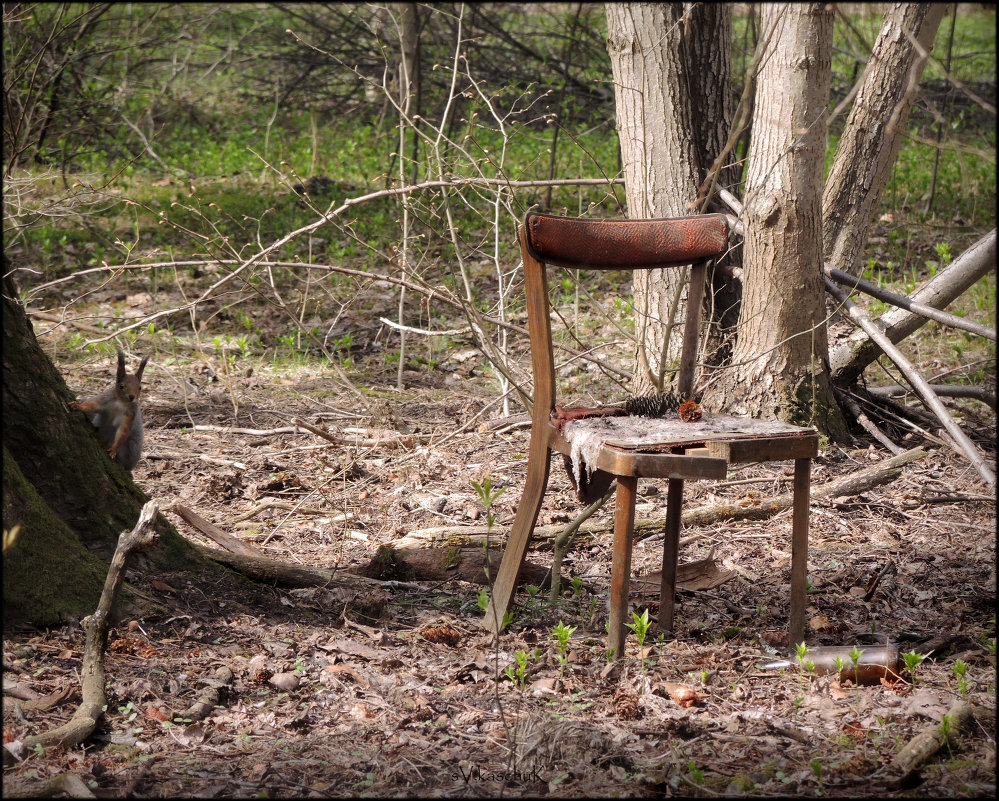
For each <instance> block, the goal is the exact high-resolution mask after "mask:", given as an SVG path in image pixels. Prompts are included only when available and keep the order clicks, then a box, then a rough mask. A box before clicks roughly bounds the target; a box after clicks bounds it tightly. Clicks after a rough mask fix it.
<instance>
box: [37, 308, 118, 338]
mask: <svg viewBox="0 0 999 801" xmlns="http://www.w3.org/2000/svg"><path fill="white" fill-rule="evenodd" d="M24 312H25V314H27V315H28V316H29V317H34V318H35V319H36V320H44V321H45V322H47V323H56V324H57V325H68V326H70V327H72V328H78V329H80V330H81V331H86V332H87V333H89V334H103V333H104V332H103V331H102V330H101V329H100V328H98V327H97V326H95V325H87V324H86V323H81V322H80V321H79V320H73V319H69V318H67V317H60V316H59V315H58V314H50V313H49V312H43V311H37V310H32V309H25V310H24Z"/></svg>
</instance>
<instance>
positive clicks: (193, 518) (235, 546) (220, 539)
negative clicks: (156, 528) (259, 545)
mask: <svg viewBox="0 0 999 801" xmlns="http://www.w3.org/2000/svg"><path fill="white" fill-rule="evenodd" d="M173 511H174V512H176V513H177V514H178V515H179V516H180V517H181V518H183V520H184V522H186V523H187V524H188V525H190V526H193V527H194V528H196V529H197V530H198V531H200V532H201V533H202V534H204V535H205V536H206V537H209V538H211V539H212V540H214V541H215V542H216V543H217V544H219V545H221V546H222V547H223V548H225V549H226V550H227V551H231V552H232V553H237V554H240V555H242V556H260V551H258V550H257V549H256V548H254V547H252V546H250V545H247V544H246V543H245V542H243V541H242V540H239V539H236V537H233V536H232V535H231V534H226V533H225V532H224V531H223V530H222V529H220V528H219V527H218V526H216V525H215V524H214V523H209V522H208V521H207V520H205V519H204V518H203V517H202V516H201V515H199V514H197V513H196V512H194V511H192V510H190V509H188V508H187V507H186V506H184V505H182V504H179V503H175V504H174V505H173Z"/></svg>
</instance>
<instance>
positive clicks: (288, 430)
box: [194, 425, 303, 437]
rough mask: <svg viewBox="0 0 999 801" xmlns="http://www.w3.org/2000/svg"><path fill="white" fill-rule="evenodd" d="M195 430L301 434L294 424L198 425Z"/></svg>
mask: <svg viewBox="0 0 999 801" xmlns="http://www.w3.org/2000/svg"><path fill="white" fill-rule="evenodd" d="M194 430H195V431H220V432H222V433H225V434H248V435H250V436H253V437H276V436H277V435H278V434H301V433H303V432H302V431H300V430H299V429H298V428H297V427H296V426H281V427H280V428H233V427H232V426H210V425H199V426H195V427H194Z"/></svg>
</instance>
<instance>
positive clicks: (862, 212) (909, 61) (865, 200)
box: [822, 3, 946, 275]
mask: <svg viewBox="0 0 999 801" xmlns="http://www.w3.org/2000/svg"><path fill="white" fill-rule="evenodd" d="M945 9H946V4H945V3H894V4H893V5H892V6H891V7H890V8H889V9H888V10H887V11H886V12H885V16H884V24H883V25H882V27H881V32H880V34H878V38H877V41H876V42H875V43H874V49H873V51H872V52H871V57H870V60H869V61H868V62H867V69H866V71H865V73H864V81H863V85H862V86H861V88H860V91H859V92H858V93H857V98H856V100H855V101H854V103H853V108H852V109H851V110H850V116H849V118H848V119H847V122H846V127H845V128H844V130H843V135H842V137H841V138H840V140H839V145H838V146H837V148H836V155H835V157H834V159H833V163H832V167H831V168H830V171H829V177H828V178H827V179H826V188H825V192H824V193H823V196H822V232H823V245H822V252H823V253H824V254H825V256H826V260H827V261H828V262H829V263H830V264H832V266H833V267H837V268H839V269H841V270H844V271H845V272H848V273H851V274H853V275H858V274H859V271H860V263H861V259H860V256H861V253H862V252H863V249H864V247H865V245H866V244H867V236H868V232H869V230H870V225H871V221H872V220H873V218H874V214H875V212H876V211H877V208H878V204H879V203H880V201H881V194H882V192H883V191H884V188H885V185H886V184H887V183H888V178H889V176H890V175H891V169H892V166H893V165H894V164H895V159H896V157H897V156H898V150H899V147H900V146H901V144H902V137H903V135H904V134H905V130H906V123H907V122H908V120H909V112H910V111H911V110H912V103H913V101H914V100H915V98H916V94H917V90H918V89H919V78H920V76H921V75H922V73H923V67H924V66H925V64H926V57H925V56H924V55H921V54H920V52H919V49H920V47H921V48H922V49H923V51H924V52H926V53H928V51H930V50H931V49H932V47H933V40H934V38H936V34H937V28H939V27H940V20H941V19H942V18H943V15H944V11H945ZM913 41H916V42H918V44H919V47H917V46H916V45H914V44H913Z"/></svg>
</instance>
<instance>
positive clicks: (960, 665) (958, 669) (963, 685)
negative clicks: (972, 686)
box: [954, 659, 968, 695]
mask: <svg viewBox="0 0 999 801" xmlns="http://www.w3.org/2000/svg"><path fill="white" fill-rule="evenodd" d="M967 673H968V663H967V662H965V661H964V660H963V659H958V660H956V661H955V662H954V674H955V675H956V676H957V689H958V692H960V693H961V695H967V694H968V677H967Z"/></svg>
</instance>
